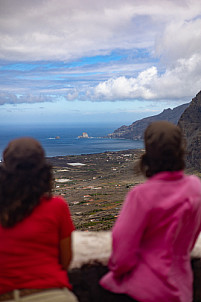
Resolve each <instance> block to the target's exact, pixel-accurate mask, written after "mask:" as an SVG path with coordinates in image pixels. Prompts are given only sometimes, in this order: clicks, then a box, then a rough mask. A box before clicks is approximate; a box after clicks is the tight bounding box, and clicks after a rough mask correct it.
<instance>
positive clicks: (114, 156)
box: [48, 150, 201, 231]
mask: <svg viewBox="0 0 201 302" xmlns="http://www.w3.org/2000/svg"><path fill="white" fill-rule="evenodd" d="M142 153H143V150H127V151H118V152H105V153H99V154H87V155H72V156H61V157H51V158H49V159H48V160H49V161H50V162H51V164H52V165H53V171H54V179H55V187H54V194H56V195H61V196H63V197H64V198H65V199H66V200H67V202H68V204H69V207H70V211H71V214H72V218H73V221H74V224H75V226H76V229H77V230H85V231H86V230H90V231H99V230H109V229H111V227H112V226H113V224H114V222H115V220H116V218H117V217H118V213H119V211H120V208H121V206H122V203H123V201H124V198H125V196H126V194H127V192H128V191H129V189H130V188H131V187H133V186H135V185H137V184H139V183H141V182H143V181H144V180H145V179H144V178H143V177H142V176H141V175H139V174H138V175H137V174H136V173H134V169H133V168H134V164H135V163H136V161H137V159H139V157H140V155H141V154H142ZM188 171H189V173H195V174H197V175H198V176H200V177H201V173H199V172H196V171H194V170H193V169H192V167H191V168H190V170H187V171H186V172H187V173H188Z"/></svg>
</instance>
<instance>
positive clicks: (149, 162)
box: [140, 121, 185, 177]
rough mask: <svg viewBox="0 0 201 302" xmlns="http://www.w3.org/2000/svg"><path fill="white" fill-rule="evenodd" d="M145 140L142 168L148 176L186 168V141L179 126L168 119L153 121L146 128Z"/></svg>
mask: <svg viewBox="0 0 201 302" xmlns="http://www.w3.org/2000/svg"><path fill="white" fill-rule="evenodd" d="M144 142H145V154H143V155H142V157H141V160H140V170H141V172H142V173H143V174H144V175H145V176H146V177H151V176H153V175H155V174H157V173H159V172H164V171H179V170H183V169H184V168H185V160H184V156H185V141H184V137H183V133H182V131H181V129H180V128H179V127H178V126H176V125H174V124H172V123H170V122H167V121H158V122H153V123H151V124H150V125H149V126H148V127H147V128H146V130H145V133H144Z"/></svg>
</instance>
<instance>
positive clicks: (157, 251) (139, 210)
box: [100, 171, 201, 302]
mask: <svg viewBox="0 0 201 302" xmlns="http://www.w3.org/2000/svg"><path fill="white" fill-rule="evenodd" d="M200 231H201V181H200V180H199V178H197V177H196V176H186V175H184V174H183V172H181V171H179V172H162V173H159V174H157V175H155V176H153V177H151V178H150V179H149V180H147V181H146V182H145V183H144V184H141V185H138V186H136V187H135V188H133V189H132V190H131V191H130V192H129V193H128V195H127V198H126V201H125V202H124V205H123V208H122V210H121V213H120V216H119V218H118V219H117V221H116V224H115V226H114V228H113V232H112V237H113V251H112V255H111V257H110V260H109V269H110V271H109V273H107V274H106V275H105V276H104V277H103V278H102V279H101V281H100V284H101V285H102V286H103V287H104V288H106V289H108V290H110V291H112V292H115V293H126V294H128V295H129V296H131V297H133V298H134V299H136V300H138V301H142V302H191V301H192V282H193V276H192V270H191V264H190V252H191V250H192V248H193V246H194V244H195V241H196V239H197V237H198V234H199V232H200Z"/></svg>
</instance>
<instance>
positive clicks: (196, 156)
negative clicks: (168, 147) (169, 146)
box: [178, 91, 201, 172]
mask: <svg viewBox="0 0 201 302" xmlns="http://www.w3.org/2000/svg"><path fill="white" fill-rule="evenodd" d="M178 125H179V126H180V127H181V128H182V130H183V132H184V135H185V137H186V142H187V156H186V157H187V167H188V168H194V169H196V170H198V171H199V172H201V91H200V92H199V93H198V94H197V95H196V97H195V98H193V99H192V102H191V103H190V105H189V107H188V108H186V110H185V111H184V112H183V114H182V115H181V117H180V119H179V122H178Z"/></svg>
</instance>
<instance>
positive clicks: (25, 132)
mask: <svg viewBox="0 0 201 302" xmlns="http://www.w3.org/2000/svg"><path fill="white" fill-rule="evenodd" d="M118 127H119V126H118V125H99V124H93V125H81V124H80V125H72V126H71V125H64V124H63V125H59V124H56V125H47V124H46V125H4V126H1V127H0V154H1V155H0V156H1V158H2V151H3V150H4V148H5V147H6V146H7V144H8V142H9V141H10V140H12V139H14V138H17V137H22V136H31V137H34V138H35V139H37V140H39V141H40V143H41V144H42V146H43V148H44V149H45V152H46V156H48V157H53V156H64V155H80V154H93V153H102V152H105V151H121V150H127V149H141V148H143V141H133V140H125V139H109V138H104V136H106V135H107V134H109V133H112V132H113V131H114V130H115V129H117V128H118ZM83 132H87V133H88V135H89V137H90V138H89V139H78V136H79V135H82V133H83ZM56 137H59V139H57V138H56Z"/></svg>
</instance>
